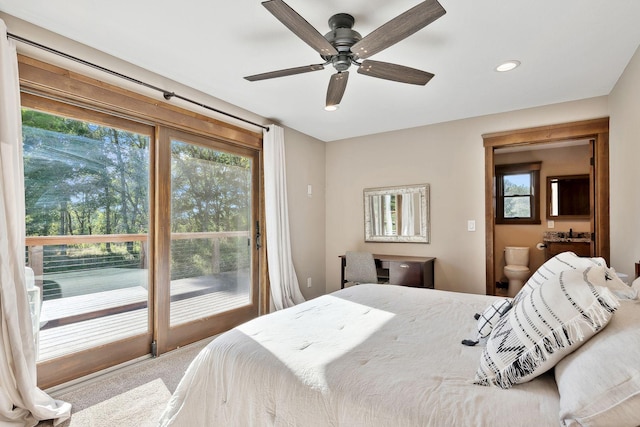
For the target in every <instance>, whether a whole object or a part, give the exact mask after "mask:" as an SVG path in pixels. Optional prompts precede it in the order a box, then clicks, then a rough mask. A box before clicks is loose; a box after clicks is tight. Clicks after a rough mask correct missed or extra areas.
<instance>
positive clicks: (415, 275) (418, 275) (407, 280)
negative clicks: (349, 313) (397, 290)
mask: <svg viewBox="0 0 640 427" xmlns="http://www.w3.org/2000/svg"><path fill="white" fill-rule="evenodd" d="M373 259H374V260H375V262H376V270H377V271H378V283H388V284H390V285H402V286H412V287H416V288H431V289H433V287H434V283H435V281H434V274H433V264H434V262H435V260H436V259H435V258H433V257H419V256H406V255H379V254H373ZM340 263H341V266H342V269H341V271H342V272H341V275H340V287H341V288H344V283H345V278H344V269H345V267H346V265H347V260H346V257H345V256H344V255H340Z"/></svg>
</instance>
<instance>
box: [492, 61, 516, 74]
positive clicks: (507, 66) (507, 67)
mask: <svg viewBox="0 0 640 427" xmlns="http://www.w3.org/2000/svg"><path fill="white" fill-rule="evenodd" d="M519 66H520V61H517V60H515V59H512V60H510V61H505V62H503V63H502V64H500V65H498V66H497V67H496V71H499V72H501V73H504V72H505V71H511V70H513V69H515V68H518V67H519Z"/></svg>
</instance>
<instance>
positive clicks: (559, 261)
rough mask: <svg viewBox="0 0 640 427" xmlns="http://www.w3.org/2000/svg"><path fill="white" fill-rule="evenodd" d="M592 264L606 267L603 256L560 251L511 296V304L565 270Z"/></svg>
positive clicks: (516, 302)
mask: <svg viewBox="0 0 640 427" xmlns="http://www.w3.org/2000/svg"><path fill="white" fill-rule="evenodd" d="M592 266H600V267H607V263H606V261H605V260H604V258H599V257H598V258H588V257H579V256H578V255H576V254H575V253H573V252H562V253H560V254H558V255H556V256H554V257H553V258H550V259H548V260H547V261H546V262H545V263H544V264H542V265H541V266H540V268H538V269H537V270H536V271H535V273H533V274H532V275H531V277H530V278H529V280H527V281H526V283H525V284H524V285H523V286H522V289H520V291H519V292H518V293H517V294H516V296H515V298H513V305H517V304H518V303H519V302H520V301H521V300H522V299H523V298H524V297H525V296H526V295H528V294H529V293H530V292H531V291H533V290H534V289H535V288H537V287H538V286H540V285H541V284H543V283H545V282H546V281H548V280H550V279H553V278H556V277H557V275H558V274H559V273H561V272H563V271H566V270H580V271H582V270H584V269H585V268H589V267H592Z"/></svg>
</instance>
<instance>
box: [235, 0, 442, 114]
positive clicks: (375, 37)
mask: <svg viewBox="0 0 640 427" xmlns="http://www.w3.org/2000/svg"><path fill="white" fill-rule="evenodd" d="M262 5H263V6H264V7H266V8H267V10H268V11H269V12H271V13H272V14H273V15H274V16H275V17H276V18H277V19H278V20H279V21H280V22H282V23H283V24H284V25H285V26H286V27H287V28H289V30H291V31H292V32H293V33H294V34H295V35H297V36H298V37H299V38H300V39H302V41H304V42H305V43H307V44H308V45H309V46H311V47H312V48H313V49H314V50H316V51H317V52H318V53H319V54H320V56H321V57H322V59H323V60H324V61H325V62H324V63H322V64H312V65H307V66H303V67H295V68H287V69H283V70H278V71H271V72H268V73H262V74H255V75H253V76H247V77H245V79H247V80H249V81H252V82H253V81H257V80H265V79H272V78H275V77H284V76H290V75H294V74H301V73H308V72H310V71H318V70H323V69H324V67H325V65H329V64H331V65H333V67H334V68H335V70H336V71H337V72H336V73H335V74H334V75H333V76H331V80H330V81H329V88H328V89H327V99H326V107H325V109H327V110H335V109H336V108H337V106H338V105H339V104H340V101H341V100H342V95H344V90H345V88H346V87H347V80H348V78H349V72H348V71H347V70H348V69H349V67H351V65H355V66H357V67H358V73H359V74H364V75H367V76H371V77H377V78H380V79H385V80H393V81H396V82H401V83H409V84H415V85H426V84H427V83H428V82H429V80H431V78H432V77H433V74H431V73H428V72H426V71H422V70H417V69H415V68H410V67H405V66H403V65H397V64H391V63H388V62H380V61H372V60H367V59H366V58H369V57H370V56H372V55H374V54H376V53H378V52H380V51H381V50H383V49H386V48H388V47H389V46H392V45H394V44H396V43H398V42H399V41H401V40H403V39H405V38H407V37H409V36H410V35H412V34H413V33H415V32H417V31H419V30H421V29H422V28H424V27H426V26H427V25H429V24H430V23H432V22H433V21H435V20H436V19H438V18H440V17H441V16H442V15H444V14H445V13H446V11H445V10H444V8H443V7H442V6H441V5H440V3H438V1H437V0H426V1H423V2H422V3H420V4H418V5H417V6H414V7H413V8H411V9H409V10H407V11H406V12H404V13H402V14H400V15H398V16H397V17H395V18H393V19H392V20H391V21H389V22H387V23H386V24H383V25H382V26H381V27H379V28H377V29H376V30H374V31H372V32H371V33H369V34H368V35H367V36H365V37H362V36H361V35H360V33H358V32H357V31H355V30H353V29H352V27H353V24H354V22H355V19H354V18H353V16H351V15H349V14H347V13H338V14H336V15H333V16H332V17H331V18H329V27H330V28H331V31H329V32H328V33H327V34H325V35H324V36H323V35H322V34H320V33H319V32H318V31H317V30H316V29H315V28H314V27H313V26H312V25H311V24H309V22H307V21H306V20H305V19H304V18H303V17H302V16H300V15H299V14H298V13H297V12H296V11H295V10H293V9H292V8H291V7H290V6H289V5H287V4H286V3H285V2H284V1H282V0H269V1H264V2H262ZM360 60H363V61H362V62H360Z"/></svg>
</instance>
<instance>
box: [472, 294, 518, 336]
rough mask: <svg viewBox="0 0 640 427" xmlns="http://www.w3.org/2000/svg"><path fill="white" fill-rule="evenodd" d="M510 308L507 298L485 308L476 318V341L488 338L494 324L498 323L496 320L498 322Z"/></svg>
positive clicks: (509, 301)
mask: <svg viewBox="0 0 640 427" xmlns="http://www.w3.org/2000/svg"><path fill="white" fill-rule="evenodd" d="M511 307H512V306H511V300H510V299H509V298H504V299H501V300H498V301H495V302H494V303H493V304H491V305H490V306H489V307H487V308H486V309H485V310H484V311H483V312H482V314H480V315H479V317H478V340H480V339H481V338H486V337H488V336H489V334H490V333H491V330H492V329H493V327H494V326H495V324H496V323H498V320H500V318H501V317H502V316H504V315H505V314H506V313H507V312H508V311H509V310H510V309H511Z"/></svg>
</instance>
